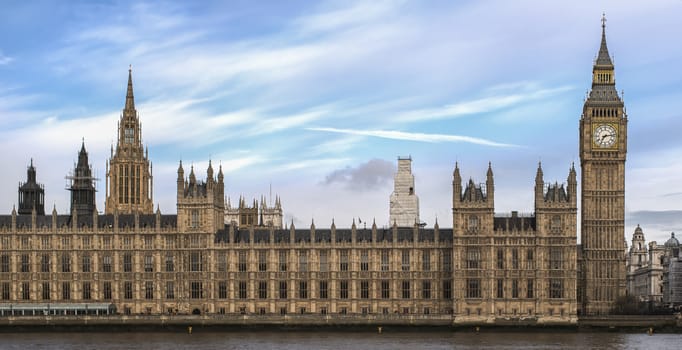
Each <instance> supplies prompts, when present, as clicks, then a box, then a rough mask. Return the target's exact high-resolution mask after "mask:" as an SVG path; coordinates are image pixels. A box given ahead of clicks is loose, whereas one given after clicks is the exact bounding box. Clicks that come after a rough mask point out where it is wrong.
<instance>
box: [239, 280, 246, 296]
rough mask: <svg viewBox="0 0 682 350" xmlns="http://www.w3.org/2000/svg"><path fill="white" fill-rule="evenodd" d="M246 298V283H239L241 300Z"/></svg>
mask: <svg viewBox="0 0 682 350" xmlns="http://www.w3.org/2000/svg"><path fill="white" fill-rule="evenodd" d="M246 298H247V291H246V281H239V299H246Z"/></svg>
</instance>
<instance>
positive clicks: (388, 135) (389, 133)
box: [306, 127, 519, 147]
mask: <svg viewBox="0 0 682 350" xmlns="http://www.w3.org/2000/svg"><path fill="white" fill-rule="evenodd" d="M306 130H311V131H323V132H333V133H340V134H350V135H360V136H371V137H379V138H384V139H392V140H403V141H416V142H431V143H438V142H465V143H472V144H476V145H482V146H492V147H519V146H518V145H512V144H507V143H500V142H495V141H491V140H486V139H482V138H477V137H471V136H462V135H444V134H427V133H419V132H404V131H395V130H351V129H339V128H319V127H316V128H306Z"/></svg>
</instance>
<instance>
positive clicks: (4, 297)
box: [2, 282, 10, 300]
mask: <svg viewBox="0 0 682 350" xmlns="http://www.w3.org/2000/svg"><path fill="white" fill-rule="evenodd" d="M9 297H10V293H9V282H2V300H9Z"/></svg>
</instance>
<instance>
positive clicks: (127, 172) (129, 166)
mask: <svg viewBox="0 0 682 350" xmlns="http://www.w3.org/2000/svg"><path fill="white" fill-rule="evenodd" d="M112 153H113V154H112V156H111V158H110V159H109V162H108V164H107V184H106V189H107V193H106V197H107V198H106V201H105V212H106V213H107V214H113V213H114V211H115V209H117V210H118V213H119V214H133V213H141V214H153V211H154V204H153V177H152V167H151V162H150V161H149V158H148V151H147V150H146V149H145V148H144V147H143V145H142V126H141V124H140V121H139V118H138V114H137V110H136V109H135V95H134V94H133V71H132V67H131V68H129V69H128V88H127V91H126V99H125V106H124V108H123V111H122V112H121V119H120V120H119V123H118V140H117V143H116V152H112Z"/></svg>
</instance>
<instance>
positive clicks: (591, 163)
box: [578, 18, 627, 315]
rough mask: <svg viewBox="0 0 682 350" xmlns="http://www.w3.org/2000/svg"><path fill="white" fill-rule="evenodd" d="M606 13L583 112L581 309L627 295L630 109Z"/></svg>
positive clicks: (601, 309) (590, 311) (595, 311)
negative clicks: (622, 93)
mask: <svg viewBox="0 0 682 350" xmlns="http://www.w3.org/2000/svg"><path fill="white" fill-rule="evenodd" d="M605 32H606V19H605V18H602V37H601V47H600V48H599V54H598V55H597V59H596V61H595V63H594V67H593V69H592V90H591V91H590V93H589V96H588V97H587V99H586V101H585V105H584V107H583V112H582V116H581V117H580V167H581V177H582V179H581V184H582V187H581V232H580V238H581V239H580V240H581V248H582V249H581V266H580V279H581V281H580V282H581V283H579V285H580V287H579V291H578V298H579V304H580V311H581V314H582V315H603V314H608V313H609V312H610V311H611V309H612V307H613V304H614V301H615V300H616V299H617V298H618V297H619V296H622V295H625V156H626V153H627V115H626V113H625V106H624V104H623V100H622V98H621V96H620V95H619V94H618V91H617V90H616V79H615V75H614V66H613V62H612V60H611V57H610V56H609V51H608V48H607V46H606V33H605Z"/></svg>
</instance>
